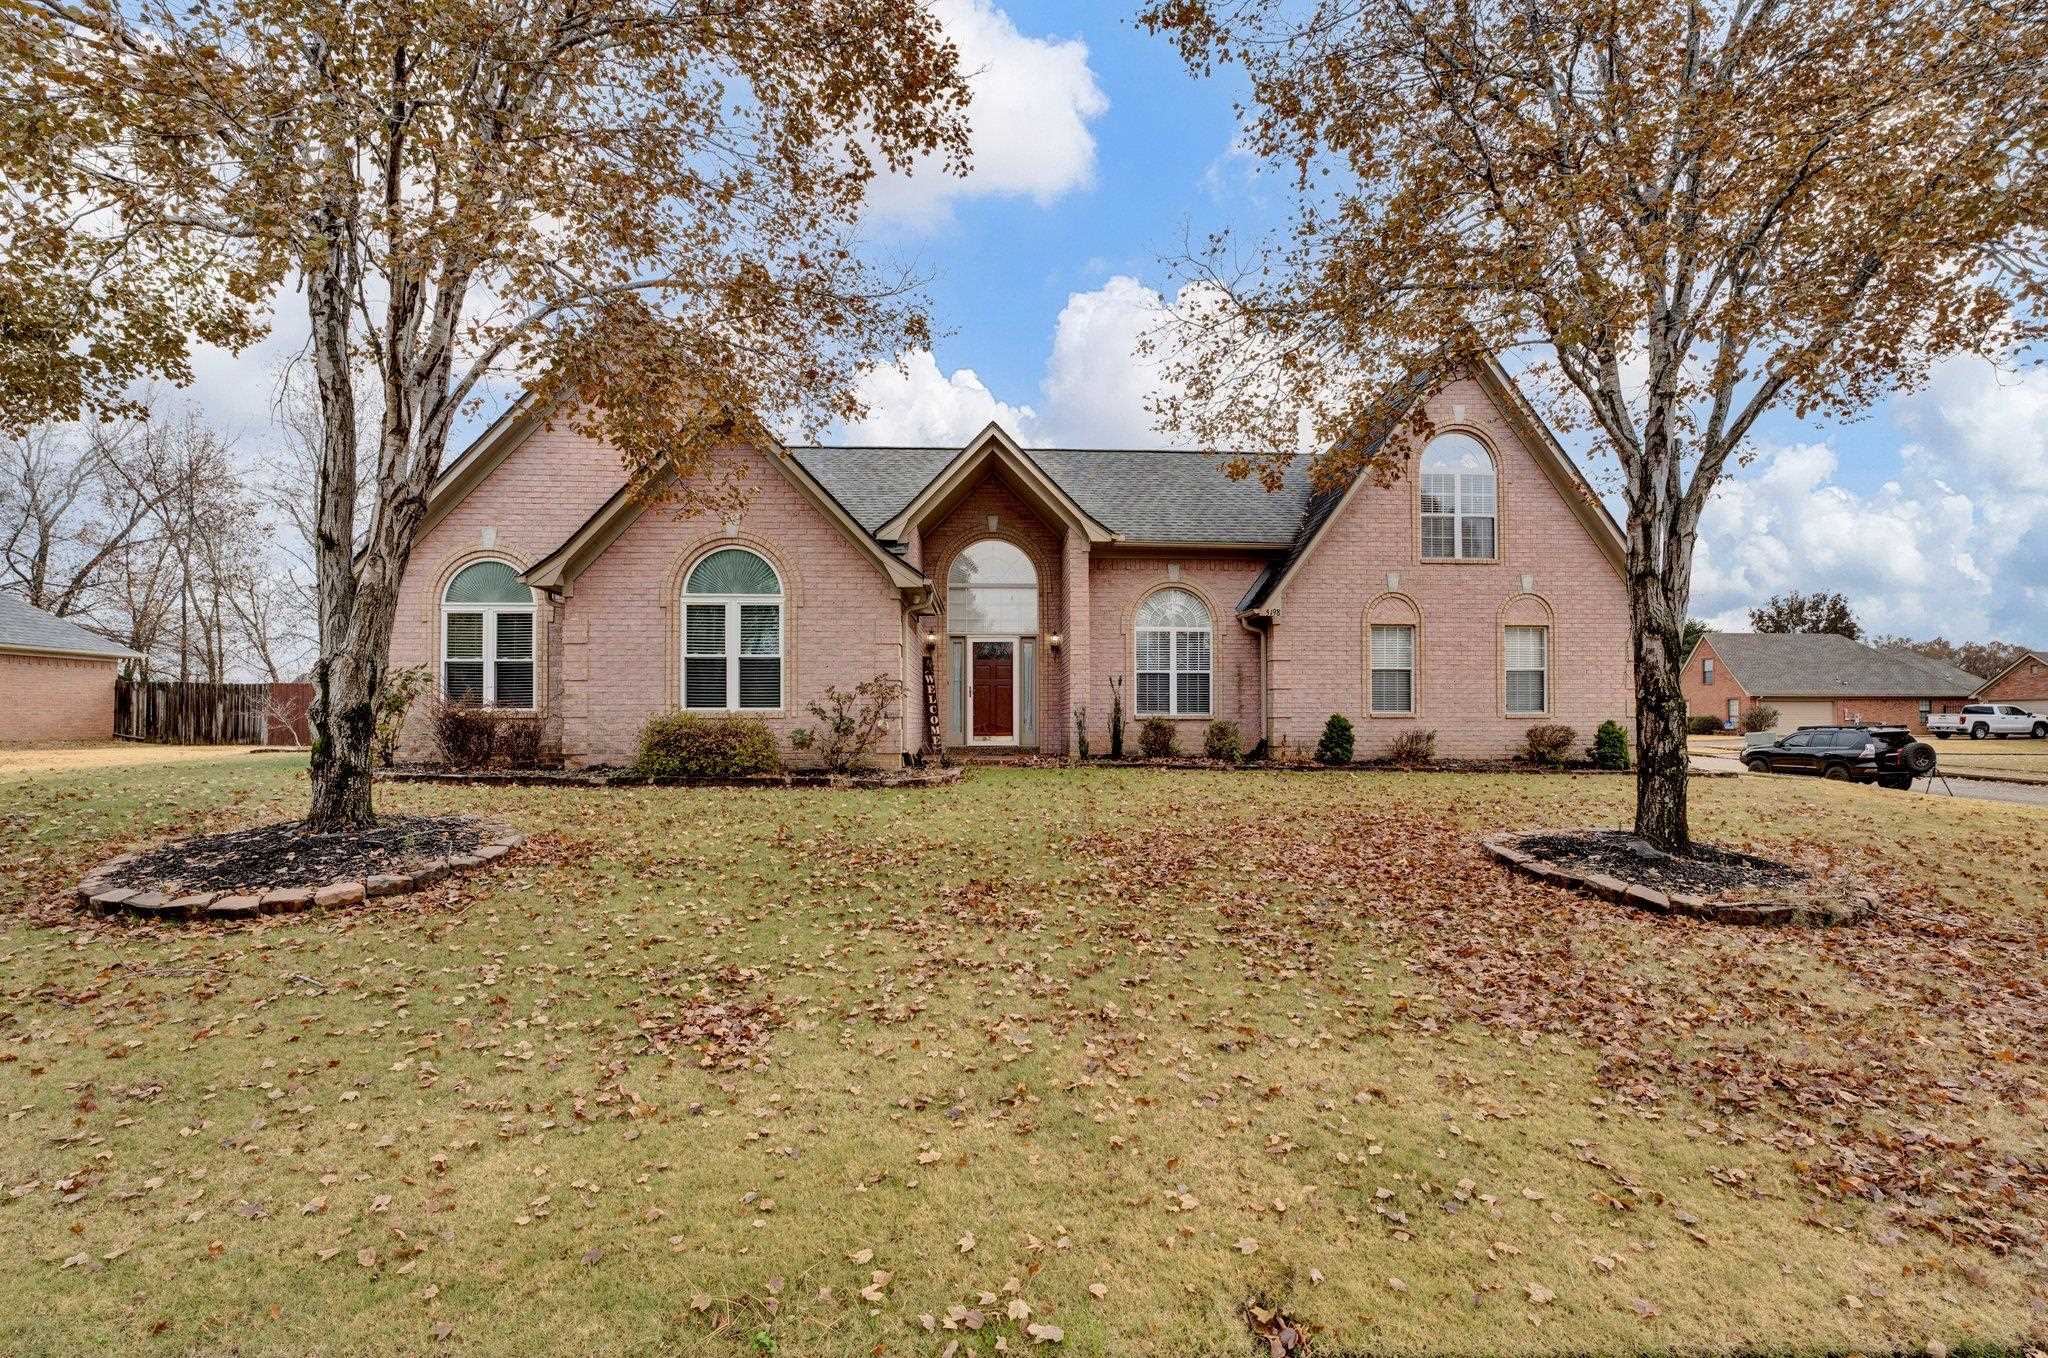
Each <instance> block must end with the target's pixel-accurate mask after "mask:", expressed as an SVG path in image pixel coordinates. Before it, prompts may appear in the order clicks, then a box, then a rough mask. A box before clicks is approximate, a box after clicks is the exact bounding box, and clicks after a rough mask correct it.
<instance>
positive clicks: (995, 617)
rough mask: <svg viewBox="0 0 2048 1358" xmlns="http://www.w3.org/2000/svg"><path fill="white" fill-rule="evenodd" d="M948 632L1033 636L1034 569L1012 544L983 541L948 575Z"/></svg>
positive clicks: (1035, 622) (964, 552) (1035, 612)
mask: <svg viewBox="0 0 2048 1358" xmlns="http://www.w3.org/2000/svg"><path fill="white" fill-rule="evenodd" d="M946 630H947V631H948V632H949V633H951V634H953V635H954V636H976V635H985V634H993V635H995V636H1025V635H1036V634H1037V632H1038V568H1037V567H1035V566H1033V565H1032V564H1031V558H1030V557H1028V556H1026V555H1024V552H1023V550H1022V549H1021V548H1019V547H1018V546H1017V545H1016V544H1014V543H1009V542H1004V541H1003V540H1002V539H1001V538H983V539H982V540H981V541H980V542H977V543H974V544H972V545H971V546H968V547H966V548H965V549H963V550H962V551H961V553H960V555H958V556H956V557H954V558H953V564H952V565H951V566H950V567H948V568H947V570H946Z"/></svg>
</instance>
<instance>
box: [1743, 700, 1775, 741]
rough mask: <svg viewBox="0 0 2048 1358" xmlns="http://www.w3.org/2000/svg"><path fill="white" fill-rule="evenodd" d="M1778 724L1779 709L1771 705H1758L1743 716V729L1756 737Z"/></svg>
mask: <svg viewBox="0 0 2048 1358" xmlns="http://www.w3.org/2000/svg"><path fill="white" fill-rule="evenodd" d="M1777 724H1778V709H1777V708H1775V707H1772V706H1771V705H1770V704H1769V703H1757V704H1755V705H1754V706H1752V707H1751V708H1750V709H1749V711H1747V712H1745V713H1743V714H1742V729H1743V730H1745V731H1747V732H1749V734H1751V735H1755V734H1756V733H1757V732H1759V731H1768V730H1770V729H1771V728H1772V727H1773V726H1776V725H1777Z"/></svg>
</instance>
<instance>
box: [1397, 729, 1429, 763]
mask: <svg viewBox="0 0 2048 1358" xmlns="http://www.w3.org/2000/svg"><path fill="white" fill-rule="evenodd" d="M1387 758H1389V759H1391V760H1392V761H1393V762H1394V763H1396V764H1401V765H1404V766H1413V765H1416V764H1427V763H1429V762H1430V761H1431V760H1432V759H1435V758H1436V732H1434V731H1403V732H1402V733H1401V734H1400V735H1398V736H1396V737H1395V738H1394V748H1393V749H1391V750H1389V751H1388V752H1387Z"/></svg>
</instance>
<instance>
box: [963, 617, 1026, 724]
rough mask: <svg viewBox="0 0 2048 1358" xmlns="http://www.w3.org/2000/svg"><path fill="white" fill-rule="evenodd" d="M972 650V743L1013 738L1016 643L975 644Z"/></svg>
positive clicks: (979, 642)
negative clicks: (973, 741)
mask: <svg viewBox="0 0 2048 1358" xmlns="http://www.w3.org/2000/svg"><path fill="white" fill-rule="evenodd" d="M973 646H974V675H973V691H974V724H973V729H972V732H971V736H972V738H973V739H975V740H986V741H996V742H1001V741H1013V740H1015V739H1016V738H1017V643H1016V642H1014V641H977V642H974V643H973Z"/></svg>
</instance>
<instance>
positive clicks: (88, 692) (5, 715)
mask: <svg viewBox="0 0 2048 1358" xmlns="http://www.w3.org/2000/svg"><path fill="white" fill-rule="evenodd" d="M138 658H139V657H137V656H136V654H135V652H133V651H131V650H129V649H128V648H127V647H125V646H117V645H115V644H114V643H113V642H111V641H108V640H107V639H105V638H104V637H99V636H95V635H94V634H92V633H91V632H88V631H86V630H85V629H84V628H83V627H80V626H79V625H78V624H77V623H75V622H70V621H67V620H66V619H64V618H60V617H58V616H57V615H56V614H54V613H45V612H44V611H43V610H42V609H40V608H35V607H32V606H30V605H29V604H28V603H26V602H24V601H23V600H21V599H19V598H17V597H16V596H14V595H12V594H6V593H0V744H14V743H17V742H28V741H44V740H112V739H113V738H114V678H115V671H116V670H118V669H119V668H120V664H121V662H122V661H123V660H132V659H138Z"/></svg>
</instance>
